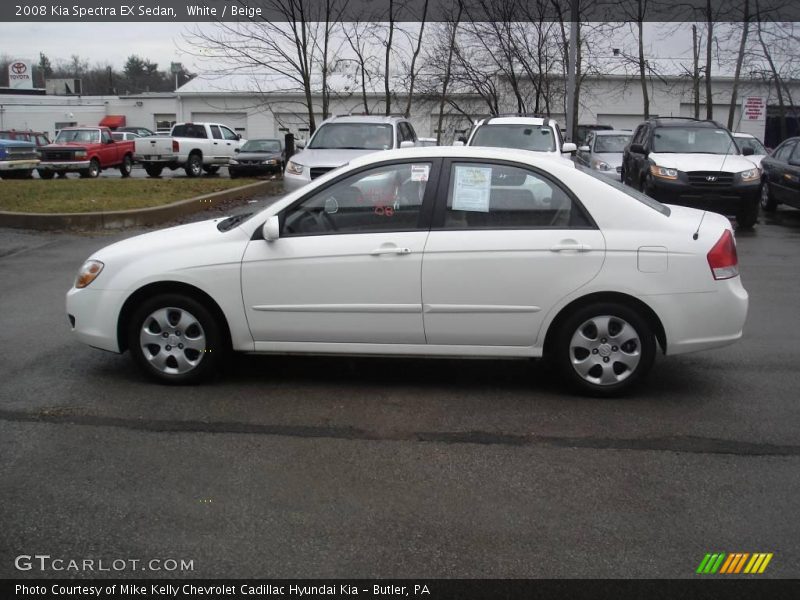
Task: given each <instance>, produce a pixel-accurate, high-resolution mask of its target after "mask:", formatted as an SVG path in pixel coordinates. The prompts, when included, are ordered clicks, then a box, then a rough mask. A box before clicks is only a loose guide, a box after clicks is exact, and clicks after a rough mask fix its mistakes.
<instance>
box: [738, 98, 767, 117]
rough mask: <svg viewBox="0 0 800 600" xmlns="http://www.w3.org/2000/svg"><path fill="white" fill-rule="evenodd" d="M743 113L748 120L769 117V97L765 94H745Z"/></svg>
mask: <svg viewBox="0 0 800 600" xmlns="http://www.w3.org/2000/svg"><path fill="white" fill-rule="evenodd" d="M742 114H744V118H745V119H746V120H747V121H763V120H764V119H766V118H767V99H766V98H765V97H764V96H745V98H744V99H743V100H742Z"/></svg>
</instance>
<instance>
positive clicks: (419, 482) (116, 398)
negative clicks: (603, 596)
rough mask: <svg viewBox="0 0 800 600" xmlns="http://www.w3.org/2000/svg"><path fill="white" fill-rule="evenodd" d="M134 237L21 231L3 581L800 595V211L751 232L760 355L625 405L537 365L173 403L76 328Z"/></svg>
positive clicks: (243, 367) (401, 368) (12, 303)
mask: <svg viewBox="0 0 800 600" xmlns="http://www.w3.org/2000/svg"><path fill="white" fill-rule="evenodd" d="M260 204H263V201H262V202H261V203H259V204H257V205H260ZM133 233H135V232H125V233H121V234H113V235H100V236H98V235H72V234H49V233H48V234H44V233H35V232H21V231H13V230H0V274H2V277H3V281H4V282H5V283H4V285H3V291H2V294H0V314H1V315H2V321H0V322H1V323H2V327H0V336H1V339H2V346H3V352H2V355H3V360H2V361H0V381H2V384H0V453H1V454H2V456H3V460H2V461H0V481H2V482H3V483H2V485H0V503H1V504H2V507H3V509H2V511H0V576H3V577H43V576H45V577H47V576H59V575H62V576H63V575H64V574H63V573H59V572H55V571H52V570H50V571H45V572H44V573H42V572H40V571H37V570H32V571H24V572H20V571H17V570H16V569H15V568H14V558H15V557H16V556H18V555H22V554H27V555H33V554H37V553H38V554H48V555H51V556H52V557H60V558H64V559H67V560H69V559H84V558H87V559H105V560H109V561H110V560H114V559H119V558H122V559H142V560H148V559H151V558H158V559H165V558H171V559H177V560H181V559H183V560H192V561H193V570H192V571H191V572H180V571H178V572H175V573H169V574H168V575H179V576H193V577H222V576H227V577H508V578H511V577H646V578H661V577H692V576H694V571H695V569H696V568H697V565H698V564H699V563H700V561H701V560H702V558H703V556H704V554H705V553H706V552H718V551H724V552H750V553H752V552H771V553H774V558H773V559H772V562H771V563H770V565H769V568H768V570H767V571H766V573H765V574H764V575H763V576H770V577H798V576H800V519H798V518H797V516H798V514H800V478H798V476H797V474H798V472H800V429H799V428H798V426H797V425H798V423H800V403H799V402H798V400H797V399H798V397H800V393H798V392H800V376H798V369H797V365H798V358H800V352H798V340H797V328H796V324H797V322H798V314H797V299H798V297H800V279H799V278H798V277H797V273H800V251H799V249H800V211H796V210H793V209H785V208H781V209H779V210H778V212H777V213H776V215H775V216H774V217H773V216H770V217H766V218H765V217H762V218H761V223H760V224H759V225H758V226H757V227H756V229H755V231H753V232H742V233H740V234H738V235H737V240H738V246H739V259H740V267H741V273H742V277H743V280H744V284H745V286H746V287H747V289H748V291H749V293H750V298H751V305H750V315H749V319H748V322H747V326H746V329H745V335H744V338H743V340H742V341H741V342H739V343H738V344H736V345H733V346H729V347H726V348H723V349H720V350H716V351H710V352H704V353H699V354H696V355H686V356H678V357H669V358H665V357H659V358H658V359H657V361H656V365H655V367H654V369H653V371H652V373H651V376H650V377H649V380H648V381H647V384H646V386H645V387H644V388H642V389H640V390H639V392H638V393H637V394H636V395H634V396H632V397H629V398H624V399H616V400H593V399H588V398H581V397H575V396H572V395H570V394H568V393H567V392H565V391H564V389H562V388H561V386H560V384H559V383H558V382H557V381H554V380H553V379H551V377H550V375H549V373H547V372H546V371H545V370H544V369H543V368H542V367H541V366H540V365H539V364H538V363H532V362H529V361H509V362H504V361H486V362H479V361H466V360H428V361H425V360H406V359H393V360H388V359H378V358H312V357H293V358H283V357H280V358H278V357H258V356H244V357H241V360H239V361H238V362H237V364H236V366H235V367H234V369H233V372H232V373H230V374H228V375H227V376H226V377H224V378H222V379H220V380H218V381H216V382H215V383H213V384H212V385H208V386H205V387H185V388H170V387H163V386H159V385H155V384H151V383H149V382H147V381H145V380H144V379H143V378H142V377H141V376H140V374H139V373H138V371H137V370H136V369H135V367H134V365H133V364H132V362H131V361H130V359H129V357H128V356H117V355H113V354H108V353H104V352H101V351H98V350H93V349H91V348H88V347H85V346H83V345H81V344H78V343H76V342H73V341H72V340H71V338H70V335H69V328H68V324H67V321H66V317H65V314H64V293H65V292H66V290H67V289H68V287H69V286H70V285H71V283H72V280H73V277H74V273H75V271H76V269H77V268H78V267H79V266H80V264H81V263H82V262H83V260H84V259H85V258H86V257H88V255H89V254H90V253H91V252H92V251H93V250H95V249H97V248H99V247H101V246H104V245H106V244H108V243H110V242H112V241H114V240H116V239H121V238H123V237H128V236H130V235H132V234H133ZM113 574H117V575H119V574H121V575H135V576H164V575H165V573H163V572H155V573H153V572H138V571H129V572H123V573H113ZM90 575H93V576H98V575H99V576H102V575H103V573H90ZM72 576H74V574H73V575H72Z"/></svg>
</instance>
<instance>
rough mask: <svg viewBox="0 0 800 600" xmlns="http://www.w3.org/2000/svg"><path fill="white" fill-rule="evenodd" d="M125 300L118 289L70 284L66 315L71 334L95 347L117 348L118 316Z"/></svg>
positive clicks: (112, 350)
mask: <svg viewBox="0 0 800 600" xmlns="http://www.w3.org/2000/svg"><path fill="white" fill-rule="evenodd" d="M124 301H125V294H124V292H121V291H112V290H96V289H92V288H91V286H90V287H86V288H83V289H77V288H74V287H73V288H72V289H70V290H69V291H68V292H67V317H68V318H69V321H70V325H71V327H72V335H73V336H74V337H75V339H77V340H78V341H80V342H83V343H84V344H88V345H89V346H92V347H94V348H100V349H101V350H108V351H110V352H119V351H120V349H119V341H118V339H117V320H118V318H119V313H120V309H121V308H122V304H123V303H124Z"/></svg>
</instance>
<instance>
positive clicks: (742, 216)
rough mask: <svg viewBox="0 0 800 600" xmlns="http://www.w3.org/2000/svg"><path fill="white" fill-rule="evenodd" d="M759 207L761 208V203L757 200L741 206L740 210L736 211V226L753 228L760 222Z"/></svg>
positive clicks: (738, 227)
mask: <svg viewBox="0 0 800 600" xmlns="http://www.w3.org/2000/svg"><path fill="white" fill-rule="evenodd" d="M759 208H761V203H760V202H756V201H753V202H750V204H749V205H747V206H743V207H742V208H740V209H739V212H737V213H736V228H737V229H752V228H753V226H755V224H756V223H758V209H759Z"/></svg>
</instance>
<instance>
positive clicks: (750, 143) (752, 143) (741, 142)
mask: <svg viewBox="0 0 800 600" xmlns="http://www.w3.org/2000/svg"><path fill="white" fill-rule="evenodd" d="M733 139H734V140H736V145H737V146H739V150H740V151H742V152H744V150H745V148H749V149H751V150H752V151H753V153H752V154H748V155H747V159H748V160H749V161H750V162H751V163H753V164H754V165H755V166H757V167H760V166H761V160H762V159H763V158H764V157H765V156H769V152H767V149H766V148H765V147H764V144H762V143H761V142H760V141H759V139H758V138H757V137H756V136H754V135H751V134H749V133H738V132H736V133H734V134H733Z"/></svg>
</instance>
